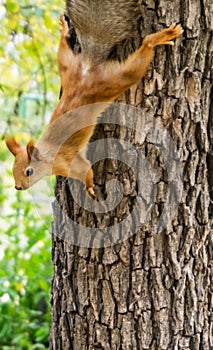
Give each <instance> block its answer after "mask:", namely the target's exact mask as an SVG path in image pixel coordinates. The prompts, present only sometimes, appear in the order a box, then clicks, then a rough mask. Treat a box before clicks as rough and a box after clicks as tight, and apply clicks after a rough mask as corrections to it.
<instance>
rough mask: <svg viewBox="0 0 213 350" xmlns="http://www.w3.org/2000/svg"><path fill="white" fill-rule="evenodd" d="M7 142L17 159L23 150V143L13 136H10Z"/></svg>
mask: <svg viewBox="0 0 213 350" xmlns="http://www.w3.org/2000/svg"><path fill="white" fill-rule="evenodd" d="M5 142H6V145H7V148H8V149H9V150H10V152H11V153H12V154H13V155H14V156H15V157H16V155H17V154H18V153H19V152H20V151H21V150H22V149H23V147H22V145H21V143H19V142H17V141H16V140H15V138H14V137H13V136H8V137H7V138H6V140H5Z"/></svg>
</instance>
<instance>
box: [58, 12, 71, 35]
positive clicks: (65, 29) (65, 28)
mask: <svg viewBox="0 0 213 350" xmlns="http://www.w3.org/2000/svg"><path fill="white" fill-rule="evenodd" d="M59 24H60V26H61V32H62V33H63V34H64V35H65V36H68V35H69V26H68V23H67V21H66V18H65V14H64V13H61V14H60V17H59Z"/></svg>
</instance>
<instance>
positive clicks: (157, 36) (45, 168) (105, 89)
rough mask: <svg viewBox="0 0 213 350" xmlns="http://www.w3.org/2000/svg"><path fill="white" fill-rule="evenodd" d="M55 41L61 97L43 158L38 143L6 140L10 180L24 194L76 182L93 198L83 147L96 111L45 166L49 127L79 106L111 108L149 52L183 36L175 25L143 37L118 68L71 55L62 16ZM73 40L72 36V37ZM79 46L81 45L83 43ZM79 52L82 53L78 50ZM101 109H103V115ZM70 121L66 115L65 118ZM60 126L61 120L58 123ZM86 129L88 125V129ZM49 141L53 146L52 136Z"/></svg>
mask: <svg viewBox="0 0 213 350" xmlns="http://www.w3.org/2000/svg"><path fill="white" fill-rule="evenodd" d="M59 23H60V25H61V39H60V44H59V50H58V68H59V73H60V77H61V86H62V91H63V92H62V96H61V99H60V101H59V103H58V105H57V107H56V108H55V110H54V112H53V114H52V117H51V120H50V122H49V124H48V126H47V129H46V135H47V136H46V141H47V142H46V144H47V149H46V152H42V150H41V149H40V146H39V142H37V143H34V141H32V140H31V141H29V143H28V144H27V146H26V148H25V147H23V146H22V145H21V144H20V143H18V142H16V140H15V139H14V137H8V138H7V139H6V144H7V147H8V148H9V150H10V151H11V152H12V153H13V155H14V156H15V162H14V167H13V174H14V179H15V188H16V189H17V190H25V189H27V188H29V187H30V186H31V185H33V184H34V183H35V182H37V181H38V180H40V179H41V178H43V177H44V176H46V175H62V176H67V177H71V178H77V179H79V180H80V181H82V182H83V183H85V186H86V188H87V191H88V193H89V194H90V195H91V196H93V195H94V189H93V187H94V184H93V170H92V168H91V165H90V162H89V161H88V160H87V159H86V152H85V147H86V145H87V144H88V142H89V139H90V137H91V136H92V133H93V130H94V128H95V120H97V118H98V116H99V115H100V111H96V115H94V112H93V113H91V115H92V116H91V121H90V115H89V114H88V115H87V116H86V117H87V119H88V124H87V125H89V126H87V127H83V128H82V129H81V130H79V131H77V132H76V133H75V134H74V135H72V136H70V137H69V138H68V139H67V140H66V142H65V143H64V144H63V145H62V146H61V147H60V149H59V150H58V152H57V155H56V156H55V159H54V160H51V161H50V160H48V157H45V153H48V151H50V152H51V147H52V146H51V142H50V143H48V137H49V136H48V135H50V134H51V125H52V123H53V122H54V121H56V120H57V119H58V118H59V117H61V116H62V115H63V114H64V113H66V112H69V111H74V110H75V109H76V108H78V107H80V106H86V105H91V104H95V103H97V102H109V103H111V102H113V101H114V100H116V98H118V97H119V96H120V95H121V94H122V93H123V92H124V91H126V90H127V89H128V88H130V87H131V86H132V85H133V84H136V83H138V82H139V81H140V79H141V78H142V77H143V76H144V75H145V73H146V70H147V68H148V66H149V64H150V62H151V61H152V58H153V54H154V48H155V47H156V46H157V45H174V42H173V41H172V40H173V39H175V38H177V37H179V36H180V35H181V34H182V33H183V29H182V27H181V25H180V24H178V25H177V24H175V23H174V24H172V25H171V26H170V27H169V28H167V29H164V30H162V31H159V32H157V33H154V34H150V35H147V36H146V37H145V39H144V40H143V43H142V45H141V47H140V48H139V49H138V50H136V51H135V52H134V53H132V54H130V55H129V57H128V58H127V59H126V60H125V61H124V62H121V63H120V62H118V61H104V62H99V61H98V60H96V61H91V60H90V59H89V57H87V56H86V54H85V52H84V51H83V50H82V52H81V53H78V54H74V53H73V51H72V50H71V49H70V47H69V45H68V41H67V39H69V36H70V32H69V26H68V24H67V22H66V20H65V17H64V15H63V14H62V15H61V16H60V21H59ZM77 34H78V31H77ZM83 44H84V45H85V42H84V43H83ZM82 48H83V47H82ZM105 108H106V107H105V106H104V104H103V110H104V109H105ZM70 118H72V113H71V114H70ZM61 121H62V123H63V118H62V119H61ZM90 124H91V125H90ZM51 140H53V142H54V135H52V138H51Z"/></svg>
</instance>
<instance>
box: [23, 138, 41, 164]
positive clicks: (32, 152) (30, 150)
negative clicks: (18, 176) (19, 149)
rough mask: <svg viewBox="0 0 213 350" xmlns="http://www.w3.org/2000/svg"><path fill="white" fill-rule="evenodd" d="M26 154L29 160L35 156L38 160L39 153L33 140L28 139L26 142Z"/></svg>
mask: <svg viewBox="0 0 213 350" xmlns="http://www.w3.org/2000/svg"><path fill="white" fill-rule="evenodd" d="M26 148H27V154H28V158H29V160H30V161H31V159H32V158H35V159H36V160H37V161H39V160H40V154H39V150H38V148H36V147H35V142H34V141H33V140H30V141H29V142H28V144H27V147H26Z"/></svg>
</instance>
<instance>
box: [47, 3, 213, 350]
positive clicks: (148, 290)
mask: <svg viewBox="0 0 213 350" xmlns="http://www.w3.org/2000/svg"><path fill="white" fill-rule="evenodd" d="M141 3H142V5H141V12H142V21H141V23H140V28H139V33H138V34H135V40H134V42H127V43H126V45H125V47H124V48H121V47H118V48H117V51H116V55H117V57H118V56H119V57H122V56H123V55H126V53H127V52H131V51H132V50H133V48H134V49H135V48H136V47H138V46H139V44H140V37H141V36H142V37H144V36H145V35H146V34H149V33H152V32H155V31H157V30H159V29H161V28H165V27H167V26H169V25H170V24H171V23H173V22H180V23H181V24H182V26H183V28H184V34H183V36H182V37H181V38H179V39H177V40H176V42H175V45H174V47H165V46H161V47H159V48H157V50H156V54H155V57H154V61H153V64H152V65H151V66H150V69H149V72H148V73H147V75H146V78H145V79H143V80H142V82H141V83H140V84H139V85H138V86H137V87H133V88H132V89H131V90H129V91H128V92H127V93H125V96H123V97H122V98H120V99H119V101H121V102H125V103H127V104H128V105H130V104H131V105H133V106H137V110H135V109H134V108H133V107H126V108H125V107H123V106H118V105H117V104H116V105H115V106H114V107H113V108H111V109H110V111H107V112H106V116H105V117H104V116H103V117H102V118H101V122H100V123H99V125H97V128H96V131H95V135H94V136H93V140H92V141H94V140H97V141H96V142H95V143H94V142H91V147H90V151H89V152H90V153H89V154H90V159H91V161H92V162H95V161H96V160H97V159H98V157H100V154H101V156H102V153H101V152H102V151H103V154H104V156H105V159H104V160H100V161H99V162H97V163H95V164H94V167H93V168H94V174H95V184H96V193H97V199H98V200H99V201H98V200H97V199H96V200H91V199H88V198H87V195H86V193H85V190H84V189H83V186H82V185H81V184H80V183H79V182H78V181H72V180H71V179H69V180H68V179H65V178H58V179H57V183H56V201H55V203H54V205H53V211H54V223H53V264H54V277H53V283H52V327H51V339H50V348H51V349H54V350H68V349H74V350H87V349H90V350H94V349H105V350H118V349H119V350H126V349H140V350H145V349H149V350H160V349H171V350H172V349H192V350H198V349H199V350H200V349H202V350H208V349H213V335H212V330H213V314H212V308H213V289H212V272H213V271H212V259H213V250H212V240H213V237H212V233H213V232H212V231H213V218H212V212H213V131H212V130H213V102H212V101H211V97H212V96H211V94H212V91H213V90H212V81H213V71H212V65H213V54H212V53H213V36H212V29H213V18H212V14H213V9H212V1H211V0H202V1H198V0H194V1H193V2H190V1H188V0H186V1H181V0H173V1H170V0H167V1H165V0H160V1H153V0H145V1H143V2H142V1H141ZM118 11H119V9H118ZM141 33H142V34H141ZM138 110H139V111H138ZM118 114H119V115H120V116H121V117H119V122H118V124H120V125H113V123H112V122H110V121H111V120H112V119H110V118H111V116H113V118H114V117H115V116H117V115H118ZM109 115H110V116H109ZM104 118H106V119H104ZM105 120H106V121H107V124H102V123H103V122H104V121H105ZM111 138H117V139H119V140H121V139H122V140H124V141H123V142H122V141H121V142H120V146H119V147H117V145H116V142H114V141H113V142H112V140H111ZM98 145H100V146H98ZM118 148H119V151H118ZM97 151H98V153H99V155H98V156H96V153H97ZM113 152H114V154H115V159H112V155H113ZM100 158H101V157H100ZM107 158H108V159H107ZM135 163H137V165H136V166H135ZM110 180H114V181H110ZM115 180H116V181H115ZM109 181H110V182H109ZM118 181H120V182H121V183H122V185H123V189H121V187H120V186H119V184H118ZM108 182H109V184H110V185H109V186H108V187H107V183H108ZM71 192H72V194H71ZM73 196H74V197H75V200H73ZM100 200H102V201H103V202H102V203H101V202H100ZM91 201H92V202H91ZM94 202H95V204H94ZM91 203H92V204H91ZM97 208H98V209H97ZM100 208H102V209H103V208H104V209H103V210H102V212H100V211H101V210H100ZM98 211H99V212H98Z"/></svg>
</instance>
